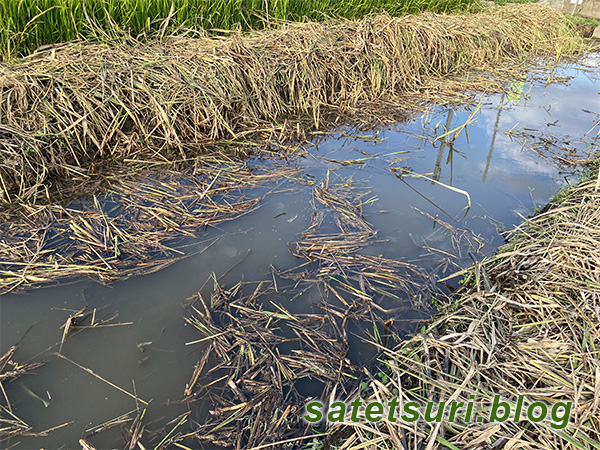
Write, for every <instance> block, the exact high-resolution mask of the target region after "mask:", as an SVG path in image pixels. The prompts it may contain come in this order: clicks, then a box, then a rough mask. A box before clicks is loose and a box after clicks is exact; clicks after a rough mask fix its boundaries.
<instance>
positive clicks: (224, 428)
mask: <svg viewBox="0 0 600 450" xmlns="http://www.w3.org/2000/svg"><path fill="white" fill-rule="evenodd" d="M331 178H332V180H331V181H330V179H329V177H328V178H327V179H326V180H322V181H321V182H318V183H314V184H313V186H312V188H313V199H314V206H315V211H314V214H313V222H312V224H311V226H310V228H309V229H308V230H307V231H306V232H305V233H303V234H302V235H301V236H300V239H299V241H298V242H297V243H296V244H295V246H293V248H291V249H290V250H291V251H292V252H293V253H294V254H295V255H296V256H297V257H298V258H299V259H300V260H301V261H302V262H301V263H300V264H299V265H298V266H297V267H295V268H293V269H290V270H286V271H283V272H282V271H278V270H277V269H275V268H273V273H272V279H270V280H269V279H267V280H263V281H260V282H256V283H248V282H246V283H243V282H240V283H238V284H236V285H234V286H232V287H231V288H229V289H226V288H225V287H224V286H221V285H220V284H219V283H218V281H217V279H216V277H215V279H214V288H213V291H212V293H211V294H210V301H206V300H204V298H205V297H203V295H202V293H198V295H197V296H196V298H195V300H196V302H195V306H194V307H193V314H192V315H191V317H190V318H188V319H187V320H188V322H189V323H190V324H191V325H193V326H194V327H195V328H196V329H197V330H198V331H199V332H200V339H198V340H197V341H194V342H190V343H189V344H190V345H199V346H201V351H200V355H199V358H198V364H197V366H196V368H195V370H194V372H193V374H192V377H191V379H190V382H189V383H188V384H187V386H186V388H185V392H184V401H186V402H190V401H198V400H203V401H210V402H211V404H214V405H215V407H214V408H212V409H211V411H210V415H209V417H208V418H207V419H206V421H205V422H204V423H202V424H199V425H198V426H197V427H196V430H195V431H193V432H192V433H191V434H187V435H181V436H180V437H179V439H181V440H184V439H186V438H190V437H194V438H197V439H200V440H201V441H210V442H212V443H213V444H217V445H223V446H231V447H233V448H236V449H243V448H255V447H258V448H262V447H260V446H262V445H266V446H268V447H271V446H272V445H274V447H273V448H278V444H277V442H278V441H281V440H285V439H289V440H290V442H292V443H293V442H296V443H298V444H299V445H300V444H302V443H303V442H302V441H310V440H311V439H312V436H311V433H310V429H309V428H308V427H307V425H306V424H305V423H303V422H302V420H301V416H300V413H301V408H302V406H303V404H304V399H305V397H306V384H304V387H302V386H299V383H301V382H302V380H305V383H309V384H310V385H311V386H312V388H311V390H313V391H314V390H315V386H316V387H317V389H316V391H318V392H319V395H320V398H321V401H327V399H329V398H330V397H335V396H336V395H350V394H351V393H352V392H354V393H356V392H357V390H358V389H360V383H359V381H360V379H361V377H362V376H363V374H362V370H361V369H360V368H359V366H360V365H370V364H371V363H373V362H374V357H373V355H375V354H376V353H377V351H376V349H374V348H373V347H369V351H367V352H365V354H367V353H368V354H369V356H368V358H367V359H365V360H364V361H351V360H350V355H356V354H357V353H359V352H357V350H356V348H354V346H356V345H362V344H363V343H364V342H365V341H369V342H375V343H376V344H375V345H376V346H387V345H388V344H389V342H390V340H391V339H392V340H393V339H394V338H395V337H394V338H391V336H392V335H394V336H397V333H399V332H400V331H399V330H402V332H406V331H407V330H414V329H415V328H416V327H417V323H409V324H406V323H405V324H400V325H399V324H397V323H395V322H394V317H396V316H399V315H401V313H402V311H405V310H406V309H407V308H409V307H422V309H423V311H424V313H423V314H424V315H425V314H426V312H425V311H426V310H427V308H428V307H427V306H426V305H427V304H428V296H429V295H430V289H431V288H432V287H431V286H430V284H429V279H428V277H427V274H426V273H425V272H424V271H423V270H422V269H420V268H419V267H417V266H416V265H414V264H409V263H407V262H404V261H401V260H394V261H392V260H389V259H386V258H383V257H381V256H378V257H377V256H370V255H364V254H361V250H363V249H364V247H365V246H366V245H369V244H371V243H373V240H375V239H376V235H375V233H374V231H373V230H372V229H371V227H370V225H369V224H368V223H367V222H366V221H365V220H364V218H363V217H362V214H361V205H362V204H363V203H364V201H365V200H364V199H365V196H366V194H367V192H364V191H362V190H360V189H357V188H356V186H352V185H351V184H350V183H348V182H347V181H346V182H341V183H334V182H333V177H331ZM338 181H340V180H338ZM325 231H327V232H325ZM281 298H285V299H290V298H291V299H292V300H293V301H298V302H310V303H309V304H308V305H305V306H302V309H303V310H304V311H307V310H308V311H307V312H305V313H302V314H298V313H292V312H290V311H289V310H288V309H286V306H285V305H286V304H289V305H290V307H292V306H293V303H289V302H286V303H283V304H282V302H279V301H278V300H279V299H281ZM411 301H412V302H416V303H421V304H419V305H417V304H411ZM310 309H313V311H314V312H312V313H311V312H310ZM399 322H402V320H400V321H399ZM415 322H418V320H415ZM395 332H396V334H394V333H395ZM374 350H375V351H374ZM354 357H356V356H354ZM303 389H304V393H303ZM268 447H267V448H268Z"/></svg>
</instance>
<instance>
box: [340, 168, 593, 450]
mask: <svg viewBox="0 0 600 450" xmlns="http://www.w3.org/2000/svg"><path fill="white" fill-rule="evenodd" d="M599 182H600V179H595V177H594V178H593V179H590V180H588V181H585V182H582V183H581V184H579V185H577V186H576V187H574V188H571V189H570V190H569V191H568V192H566V193H563V195H562V197H561V201H560V204H556V205H553V206H552V207H551V208H549V209H548V210H547V211H545V212H544V213H541V214H539V215H537V216H535V217H534V218H532V219H530V220H528V221H526V222H525V223H524V224H523V225H521V226H520V227H518V228H517V229H516V230H515V231H514V232H513V233H512V236H511V238H510V243H509V244H507V245H506V246H505V247H502V248H501V249H500V250H499V252H498V253H497V255H496V256H495V257H493V258H491V259H489V260H487V261H486V262H484V263H483V265H481V266H477V267H476V268H475V269H474V270H473V271H472V272H471V273H470V275H469V276H468V278H467V280H466V284H468V285H472V287H471V288H463V290H462V291H461V292H460V295H459V296H458V299H457V300H456V303H451V304H448V305H446V306H445V307H443V308H442V310H441V311H440V312H439V314H438V315H436V316H435V317H434V319H433V320H432V321H431V323H430V325H429V326H428V328H427V330H426V331H425V332H424V333H423V334H419V335H417V336H415V337H414V338H413V339H411V340H409V341H406V342H403V343H401V344H400V345H399V346H398V347H397V348H395V349H394V350H385V361H386V363H387V367H389V368H390V369H389V372H388V375H389V377H390V381H389V382H388V383H387V384H385V385H384V384H383V383H381V382H379V381H378V380H375V379H373V380H372V382H371V386H372V388H373V390H374V392H375V393H374V394H373V395H374V398H375V397H376V396H379V398H384V399H385V398H388V399H389V398H392V396H394V394H393V392H396V393H398V392H399V393H400V396H401V397H402V398H403V399H404V400H407V399H409V398H410V399H411V400H414V399H421V400H423V401H426V400H433V401H436V400H439V401H442V400H448V399H449V398H450V397H452V396H454V397H453V398H454V399H456V400H462V401H465V400H468V398H469V397H468V396H469V395H470V394H473V395H475V396H476V399H477V402H478V403H477V406H476V408H478V409H479V410H480V411H485V410H486V408H489V406H490V405H491V402H492V400H493V396H494V394H500V395H501V396H502V397H504V398H506V399H508V400H509V401H511V402H512V406H513V408H514V404H515V402H516V397H517V395H520V394H524V395H525V397H526V401H525V402H526V404H528V403H529V402H533V401H536V400H542V401H545V402H548V403H549V404H553V403H554V402H558V401H572V402H573V408H572V410H573V413H572V414H573V415H572V421H571V423H570V424H569V425H568V426H567V428H565V429H563V430H556V429H554V428H552V427H551V426H550V422H546V421H544V422H539V423H531V422H528V421H526V420H525V421H520V422H513V421H512V420H509V421H507V422H503V423H487V420H486V421H484V423H447V422H442V424H441V425H440V426H437V425H436V424H435V423H434V424H430V423H418V424H408V423H405V422H404V423H403V422H401V421H398V423H389V422H386V421H385V420H384V421H382V422H380V423H379V426H375V425H369V424H368V423H363V424H361V425H360V426H359V425H352V424H351V423H347V425H348V426H350V427H352V433H351V434H350V437H344V436H342V435H339V436H338V438H337V439H336V438H335V437H336V433H338V432H339V431H340V428H339V427H335V428H333V429H332V430H331V433H330V435H331V437H332V438H333V441H335V442H337V444H338V445H339V447H336V448H340V449H342V448H343V449H348V450H350V449H358V448H360V449H418V448H427V449H442V448H452V449H455V448H461V449H463V448H469V449H489V448H503V449H516V448H519V449H539V450H542V449H544V450H548V449H561V450H562V449H591V448H598V442H599V440H600V414H599V411H598V398H599V389H600V365H599V364H598V361H599V357H598V350H597V348H598V345H599V344H600V270H599V267H600V191H599V184H600V183H599ZM347 432H348V430H347V429H346V430H345V433H347ZM346 436H347V434H346Z"/></svg>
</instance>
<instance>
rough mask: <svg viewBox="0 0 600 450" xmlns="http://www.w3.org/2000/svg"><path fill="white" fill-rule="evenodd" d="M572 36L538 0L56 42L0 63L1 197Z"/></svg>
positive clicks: (319, 116) (393, 96)
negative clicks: (226, 32) (246, 31)
mask: <svg viewBox="0 0 600 450" xmlns="http://www.w3.org/2000/svg"><path fill="white" fill-rule="evenodd" d="M579 49H581V38H579V37H575V33H573V30H572V26H571V25H570V24H569V22H568V21H567V20H566V19H565V18H564V16H562V15H561V14H559V13H557V12H554V11H553V10H550V9H547V8H544V7H542V6H537V5H515V6H511V7H491V8H489V9H486V10H484V11H483V12H481V13H478V14H470V15H453V16H450V15H448V16H445V15H434V14H423V15H419V16H407V17H402V18H393V17H390V16H387V15H379V16H374V17H369V18H366V19H363V20H358V21H347V20H346V21H332V22H329V23H306V24H285V25H282V26H281V27H278V28H276V29H273V30H267V31H262V32H257V33H253V34H250V35H243V36H242V35H232V36H230V37H228V38H223V39H211V38H199V39H191V38H170V39H164V40H163V41H161V42H155V43H151V44H144V45H142V44H140V43H136V42H132V41H127V42H122V43H118V44H114V43H111V44H110V45H108V44H106V45H90V44H89V43H82V44H80V43H75V44H66V45H59V46H57V47H56V48H53V49H49V50H45V51H42V52H38V53H36V54H34V55H32V56H30V57H27V58H25V59H23V60H20V61H18V62H16V63H11V64H2V65H0V155H1V157H0V196H1V200H2V202H4V203H6V202H15V201H22V200H26V201H29V202H31V201H34V202H36V201H38V202H39V201H40V199H45V198H52V197H53V192H54V191H55V190H56V189H58V188H60V186H61V182H62V181H65V180H70V183H72V182H73V180H85V179H87V178H89V177H93V176H94V175H95V174H96V173H97V172H98V171H99V170H100V168H101V167H103V166H105V165H106V164H107V163H108V164H110V163H112V162H114V161H126V160H131V159H135V160H138V161H139V160H143V161H161V162H165V160H167V161H168V160H171V159H172V158H184V159H185V158H187V157H189V156H190V155H192V154H195V153H198V152H199V151H201V150H202V149H203V148H205V146H206V145H207V144H215V143H221V144H223V143H239V142H240V141H242V140H245V139H247V137H248V135H249V134H255V135H256V134H257V133H259V134H261V136H262V137H263V138H267V139H268V138H270V137H271V138H272V137H274V136H285V137H289V136H290V133H291V131H290V130H291V128H290V127H286V126H285V123H286V120H288V119H290V118H294V117H300V116H301V117H309V118H310V119H311V126H317V127H318V126H319V124H320V123H321V122H322V120H323V117H324V113H325V112H326V111H328V110H330V111H334V112H336V113H341V114H352V113H353V112H356V111H357V110H358V108H360V109H363V110H364V109H365V107H367V106H371V107H372V108H373V111H375V109H379V111H381V107H382V104H383V103H384V102H385V103H387V104H388V105H389V104H390V103H392V104H393V103H394V102H396V103H398V102H400V95H402V94H407V93H413V94H414V93H417V92H420V93H422V94H423V95H424V96H426V95H427V94H431V92H432V90H436V92H437V93H439V89H440V88H441V89H442V90H443V89H449V88H450V89H456V87H457V86H456V85H453V84H452V83H449V84H447V83H448V81H447V78H442V77H447V76H448V75H456V74H461V73H464V72H465V71H467V70H481V71H492V72H496V73H497V72H498V70H499V69H498V68H502V67H503V66H504V65H506V64H509V63H510V64H511V65H513V66H514V64H515V63H517V64H518V63H520V62H522V61H524V60H525V59H526V58H528V57H531V56H535V55H551V56H552V57H560V56H563V55H566V54H571V53H573V52H576V51H578V50H579ZM472 81H473V80H472V78H471V81H470V82H469V84H468V85H463V86H461V87H462V88H464V87H468V88H475V87H477V86H475V85H474V84H473V82H472ZM446 84H447V85H446ZM442 85H444V86H442ZM480 87H481V86H480ZM298 130H299V128H298ZM274 131H275V132H277V134H272V132H274Z"/></svg>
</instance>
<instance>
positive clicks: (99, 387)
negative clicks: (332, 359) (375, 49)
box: [0, 55, 600, 448]
mask: <svg viewBox="0 0 600 450" xmlns="http://www.w3.org/2000/svg"><path fill="white" fill-rule="evenodd" d="M598 63H599V59H598V56H597V55H592V56H591V57H588V58H587V60H586V61H583V64H581V65H577V66H573V65H569V66H564V67H563V68H561V69H560V70H558V71H556V72H553V73H552V74H549V73H541V74H537V75H536V77H535V78H536V79H535V81H533V80H531V79H530V80H528V81H526V82H523V83H513V84H512V85H511V86H512V93H511V94H510V95H493V96H487V97H481V98H480V105H479V108H478V109H477V110H476V111H475V113H474V114H472V112H473V108H471V109H468V110H464V109H460V108H457V109H447V108H442V107H432V108H431V110H430V111H429V112H428V113H427V114H424V115H422V116H415V118H414V119H413V120H411V121H410V122H407V123H405V124H400V125H398V126H396V127H392V128H389V129H380V130H367V131H365V130H355V129H351V128H348V129H340V130H338V131H337V132H336V133H333V134H331V135H326V136H322V137H321V138H320V139H318V140H316V141H315V142H314V145H313V146H312V147H310V148H309V149H308V150H309V152H308V154H302V155H299V156H298V157H296V158H290V159H289V161H288V162H287V163H288V164H290V165H294V166H296V167H298V169H299V174H300V176H301V177H304V178H305V179H306V180H315V181H317V182H318V181H319V180H324V179H326V178H327V177H329V183H330V184H331V185H335V184H344V183H351V184H352V185H353V186H356V187H358V188H360V189H362V190H363V191H364V195H363V197H362V199H363V201H364V202H365V204H364V205H363V207H362V209H363V214H364V216H365V219H366V220H367V221H368V223H370V224H371V225H372V227H373V229H374V230H376V231H377V235H378V238H379V242H378V243H375V244H373V245H372V246H370V247H368V248H367V249H366V250H364V252H365V253H368V254H374V255H380V254H381V255H383V256H385V257H388V258H402V259H403V260H405V261H410V262H413V263H416V264H418V265H419V266H421V267H423V268H425V270H426V271H427V272H429V273H431V274H432V276H436V277H438V278H442V277H445V276H447V275H449V274H451V273H454V272H456V271H457V270H459V269H460V268H461V267H466V266H468V265H469V264H470V262H471V256H470V255H469V252H470V253H471V255H473V257H475V258H477V259H480V258H482V257H483V256H485V255H490V254H491V253H493V252H494V250H495V248H496V247H497V246H498V245H500V244H502V243H503V238H502V236H501V235H500V232H501V231H502V230H505V229H509V228H510V227H511V226H512V225H514V224H516V223H518V222H520V221H521V220H522V218H523V217H524V216H527V215H530V214H532V213H533V212H534V210H535V208H539V207H541V206H543V205H544V204H545V203H546V202H547V200H548V199H549V198H550V197H551V196H552V195H553V194H554V193H555V192H556V191H557V190H558V189H559V188H560V187H561V186H565V185H566V184H567V183H568V182H573V181H575V180H576V177H575V176H573V168H572V167H569V166H566V165H565V164H564V160H561V158H564V157H566V156H569V157H571V158H581V159H584V158H586V157H587V155H588V154H589V153H591V152H592V151H594V149H596V150H597V144H598V140H597V136H598V133H599V128H600V127H599V126H598V125H597V122H598V119H599V117H598V115H595V114H594V113H596V114H597V113H599V112H600V107H599V103H600V102H599V99H600V98H599V95H598V94H599V90H600V81H599V80H598V76H597V70H598V69H597V67H598ZM551 78H554V79H555V80H556V79H557V78H560V79H561V80H562V82H561V83H551V84H548V83H547V82H548V81H553V80H551ZM555 80H554V81H555ZM471 114H472V117H471V119H470V121H469V124H468V126H467V127H466V130H463V131H462V132H460V133H458V134H457V136H456V138H455V139H453V140H452V138H453V136H454V134H455V133H454V132H453V131H452V130H454V129H456V128H457V127H459V126H461V125H463V124H465V122H467V120H468V118H469V116H471ZM447 131H452V132H451V133H449V134H448V136H446V137H445V138H444V137H441V136H443V135H444V133H446V132H447ZM440 137H441V138H440ZM436 138H440V139H437V140H436ZM254 164H268V163H265V162H259V161H255V162H254ZM400 174H402V176H401V177H399V175H400ZM414 174H419V175H424V176H425V177H427V178H424V177H422V176H414ZM431 180H435V181H436V182H433V181H431ZM447 186H452V187H454V188H457V189H460V190H461V191H465V192H468V194H469V197H470V200H471V203H472V206H471V208H470V209H467V202H468V200H467V196H466V195H464V194H463V193H462V192H460V191H457V190H452V189H449V188H448V187H447ZM256 195H258V194H256ZM313 203H314V199H313V197H312V188H311V187H310V186H309V185H307V184H302V183H298V182H296V181H294V180H289V181H282V182H281V183H279V185H278V188H277V189H276V190H275V191H274V192H273V193H270V194H268V195H267V196H266V197H265V199H264V200H263V201H262V203H261V206H260V208H258V209H257V210H256V211H253V212H252V213H250V214H248V215H245V216H243V217H241V218H238V219H236V220H234V221H231V222H226V223H224V224H222V225H220V226H219V228H218V229H210V230H206V231H204V232H199V233H197V235H198V236H199V237H198V242H195V243H194V246H193V249H194V250H195V251H196V254H193V255H191V256H189V257H188V258H186V259H184V260H182V261H180V262H178V263H176V264H174V265H172V266H170V267H168V268H166V269H163V270H161V271H159V272H156V273H153V274H149V275H144V276H138V277H133V278H130V279H128V280H125V281H121V282H117V283H114V284H113V285H111V286H101V285H99V284H96V283H94V282H91V281H85V280H84V281H80V282H76V283H73V284H70V285H66V286H61V287H53V288H44V289H40V290H36V291H32V292H28V293H25V294H8V295H5V296H3V297H1V298H0V302H1V303H0V304H1V309H0V314H1V325H2V326H1V349H0V350H1V352H2V353H4V352H5V351H6V350H7V349H8V348H9V347H10V346H11V345H13V344H15V343H16V342H18V341H20V340H21V346H20V348H19V350H18V352H17V355H16V359H17V360H18V361H19V362H24V361H45V362H47V364H46V365H45V366H44V367H42V368H41V369H39V370H38V371H37V373H36V374H35V375H27V376H24V377H21V378H20V379H18V380H17V381H15V382H12V383H10V384H6V383H5V388H6V391H7V395H8V397H9V399H10V401H11V407H12V409H13V411H14V413H15V414H16V415H17V416H18V417H20V418H21V419H23V420H24V421H25V422H27V423H28V424H29V425H30V426H31V427H32V428H33V431H35V432H40V431H43V430H46V429H48V428H51V427H55V426H57V425H61V424H64V423H67V425H66V426H64V427H63V428H60V429H58V430H55V431H53V432H51V433H50V434H49V435H48V436H45V437H19V438H16V439H13V440H11V441H8V442H3V443H1V444H0V445H1V446H2V447H4V448H6V447H10V446H11V445H14V446H15V448H60V447H62V448H77V442H78V440H79V439H80V438H82V437H84V436H86V434H87V433H88V432H87V431H86V430H89V429H90V428H91V427H93V426H95V425H98V424H101V423H104V422H106V421H108V420H111V419H114V418H115V417H118V416H120V415H121V414H124V413H127V412H129V411H131V410H133V409H135V408H136V402H135V400H134V399H132V398H131V397H129V396H128V395H127V394H125V393H123V392H121V391H119V390H117V389H116V388H115V387H113V386H111V385H109V384H108V383H106V382H105V381H103V380H101V379H99V378H98V377H102V378H103V379H104V380H106V381H110V382H111V383H113V384H114V385H116V386H118V387H120V388H121V389H123V390H126V391H128V392H131V393H134V392H135V393H136V394H137V396H138V397H139V398H140V399H142V400H144V401H147V402H149V403H150V405H149V407H148V409H147V414H146V416H145V418H144V423H145V424H146V425H147V430H149V434H146V435H145V436H146V437H145V441H144V442H145V444H146V446H147V448H150V446H154V445H156V444H157V443H158V441H157V440H155V441H152V437H153V436H152V431H153V430H160V429H161V427H163V426H164V425H165V423H166V422H168V421H169V420H171V419H172V418H174V417H176V416H177V415H178V414H180V413H183V412H185V411H188V410H190V409H191V410H192V415H191V418H192V419H193V420H196V421H198V422H202V421H203V418H204V416H205V414H206V410H207V409H208V408H210V407H211V405H209V404H202V403H196V404H194V405H185V404H178V403H177V401H178V400H180V399H181V398H182V394H183V389H184V387H185V384H186V383H187V382H188V380H189V378H190V376H191V373H192V371H193V368H194V365H195V364H196V363H197V362H198V348H197V346H194V345H186V343H188V342H191V341H194V340H196V339H198V333H197V332H196V331H195V330H194V329H192V327H190V326H186V324H185V322H184V319H183V317H184V316H185V315H187V314H188V308H189V303H190V302H189V300H187V299H188V298H189V297H190V296H192V295H193V294H195V293H196V292H198V291H199V290H200V289H202V288H203V287H204V286H205V285H206V284H207V283H208V285H209V286H211V285H212V281H211V276H213V274H215V276H216V277H219V278H220V280H219V282H220V283H221V285H223V286H232V285H233V284H235V283H237V282H238V281H240V280H243V281H248V282H250V281H259V280H264V279H270V278H271V277H272V269H271V267H274V268H276V269H278V270H286V269H289V268H292V267H294V266H296V265H298V264H299V261H298V260H297V259H296V258H294V257H293V256H292V255H291V254H290V252H289V249H288V244H293V243H294V242H295V241H297V240H298V236H299V235H300V234H301V233H302V232H303V231H304V230H306V229H307V228H308V227H309V225H310V220H311V215H312V213H313V210H314V209H313ZM283 213H284V214H283ZM432 218H434V219H432ZM438 221H444V222H446V223H448V224H450V225H452V227H454V228H455V229H456V231H454V232H451V231H449V230H448V229H447V228H444V227H443V226H440V224H439V223H438ZM450 283H451V284H452V283H456V280H454V281H451V282H450ZM315 295H316V294H315ZM276 300H277V301H279V302H281V303H282V304H283V305H284V306H285V308H287V309H288V310H289V311H291V312H295V313H297V312H311V311H313V310H314V308H313V304H314V303H315V302H316V301H317V299H315V298H313V296H312V294H310V293H309V295H306V296H303V297H301V298H296V299H294V300H293V301H291V300H290V299H289V298H285V296H279V297H278V298H277V299H276ZM427 300H428V299H425V305H423V306H422V307H421V308H417V307H415V306H414V304H415V302H414V299H407V300H406V308H405V312H404V313H403V314H402V316H401V317H397V319H398V322H399V323H400V324H401V328H400V330H399V331H400V332H401V333H410V332H414V331H415V330H416V329H418V327H419V325H420V324H421V323H422V321H423V320H424V319H426V317H427V315H428V314H430V312H431V309H430V308H429V307H428V306H427ZM84 306H88V308H89V309H90V310H92V309H94V308H95V309H96V310H97V311H98V312H97V317H98V318H99V319H102V318H113V320H111V322H110V323H111V324H112V326H110V327H104V328H97V329H86V330H82V331H80V332H78V333H77V334H75V335H73V336H71V337H70V338H69V339H68V340H67V341H66V342H65V343H64V345H63V348H62V354H63V355H65V356H66V357H68V358H69V359H70V360H71V361H73V362H76V363H77V364H79V365H80V366H81V367H85V368H88V369H90V370H91V371H93V372H94V373H95V374H96V375H97V377H96V376H93V375H92V374H90V373H89V372H87V371H85V370H84V369H82V368H81V367H78V366H76V365H75V364H73V363H72V362H71V361H67V360H65V359H61V358H59V357H57V356H56V355H55V353H56V352H57V351H58V350H59V346H60V341H61V337H62V330H61V329H60V326H61V325H62V324H64V323H65V321H66V320H67V318H68V317H69V315H70V314H72V313H73V312H74V311H77V310H79V309H81V308H82V307H84ZM114 315H118V317H113V316H114ZM351 352H352V353H351V355H350V356H351V358H352V359H353V362H355V363H357V364H361V363H365V364H366V363H367V361H369V360H371V359H372V357H373V355H374V350H373V349H372V348H370V347H369V346H365V345H362V346H361V345H356V346H355V347H354V348H353V349H351ZM32 393H34V394H35V396H34V395H32ZM2 404H5V403H2ZM170 427H172V425H171V426H170ZM169 429H170V428H169ZM90 442H92V443H93V444H94V445H96V446H97V447H98V448H108V447H115V448H120V447H122V442H123V441H122V436H121V431H120V430H119V429H118V427H117V428H114V429H112V430H110V431H107V432H104V433H102V434H99V435H97V436H95V437H93V438H90ZM204 448H211V447H210V446H206V447H204Z"/></svg>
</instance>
